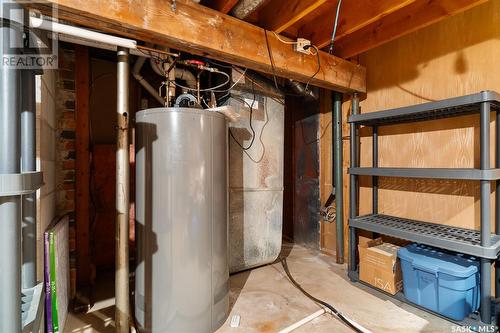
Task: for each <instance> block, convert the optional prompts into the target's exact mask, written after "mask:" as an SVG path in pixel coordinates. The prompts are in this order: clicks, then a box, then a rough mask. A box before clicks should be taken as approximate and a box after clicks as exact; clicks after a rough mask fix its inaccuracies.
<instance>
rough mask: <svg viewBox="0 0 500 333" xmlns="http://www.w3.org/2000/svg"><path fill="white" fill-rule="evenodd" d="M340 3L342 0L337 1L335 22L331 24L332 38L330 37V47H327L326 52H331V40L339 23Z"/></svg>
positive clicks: (332, 40)
mask: <svg viewBox="0 0 500 333" xmlns="http://www.w3.org/2000/svg"><path fill="white" fill-rule="evenodd" d="M341 4H342V0H339V2H338V3H337V11H336V13H335V22H334V24H333V31H332V38H331V39H330V48H329V49H328V53H330V54H333V42H334V40H335V35H336V34H337V25H338V23H339V13H340V5H341Z"/></svg>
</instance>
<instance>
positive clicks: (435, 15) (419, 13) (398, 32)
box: [335, 0, 487, 58]
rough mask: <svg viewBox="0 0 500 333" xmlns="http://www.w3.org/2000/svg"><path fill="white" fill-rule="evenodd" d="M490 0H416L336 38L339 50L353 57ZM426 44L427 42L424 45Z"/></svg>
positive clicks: (346, 56) (343, 54)
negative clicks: (345, 36) (343, 36)
mask: <svg viewBox="0 0 500 333" xmlns="http://www.w3.org/2000/svg"><path fill="white" fill-rule="evenodd" d="M486 1H487V0H440V1H429V0H416V1H412V2H411V4H409V5H408V6H405V7H403V8H401V9H400V10H398V11H394V12H393V13H391V14H389V15H386V16H384V17H382V18H381V19H380V20H377V21H375V22H373V23H370V24H368V25H366V26H365V27H363V28H362V29H359V30H357V31H356V32H353V33H351V34H349V36H348V38H343V39H340V40H338V42H336V46H335V48H336V52H335V54H337V55H340V56H341V57H344V58H349V57H352V56H355V55H357V54H360V53H362V52H364V51H367V50H369V49H372V48H374V47H376V46H379V45H381V44H384V43H386V42H389V41H391V40H394V39H396V38H398V37H400V36H403V35H406V34H408V33H410V32H413V31H416V30H418V29H421V28H423V27H426V26H428V25H431V24H432V23H435V22H438V21H440V20H442V19H444V18H446V17H449V16H452V15H455V14H458V13H460V12H463V11H465V10H467V9H469V8H471V7H474V6H477V5H479V4H481V3H484V2H486ZM424 47H425V46H424Z"/></svg>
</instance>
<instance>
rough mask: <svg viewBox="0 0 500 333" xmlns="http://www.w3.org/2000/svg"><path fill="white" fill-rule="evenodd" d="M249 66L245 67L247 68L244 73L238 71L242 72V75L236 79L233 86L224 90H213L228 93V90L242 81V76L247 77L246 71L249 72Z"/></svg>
mask: <svg viewBox="0 0 500 333" xmlns="http://www.w3.org/2000/svg"><path fill="white" fill-rule="evenodd" d="M247 70H248V68H245V70H244V71H243V73H241V72H238V73H240V77H239V78H238V80H236V81H235V82H234V83H233V84H232V85H231V87H229V88H227V89H224V90H211V91H213V92H216V93H226V92H228V91H230V90H231V89H233V88H234V87H235V86H236V85H237V84H238V83H239V82H240V81H241V79H242V78H244V77H246V75H245V74H246V72H247Z"/></svg>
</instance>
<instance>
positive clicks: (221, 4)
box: [206, 0, 238, 14]
mask: <svg viewBox="0 0 500 333" xmlns="http://www.w3.org/2000/svg"><path fill="white" fill-rule="evenodd" d="M206 2H207V5H209V7H210V8H213V9H215V10H218V11H219V12H221V13H222V14H227V13H229V12H230V11H231V9H233V7H234V6H235V5H236V4H237V3H238V0H212V1H206Z"/></svg>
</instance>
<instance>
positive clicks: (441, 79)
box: [344, 1, 500, 241]
mask: <svg viewBox="0 0 500 333" xmlns="http://www.w3.org/2000/svg"><path fill="white" fill-rule="evenodd" d="M499 22H500V1H489V2H487V3H485V4H483V5H480V6H477V7H475V8H473V9H470V10H468V11H466V12H464V13H462V14H459V15H456V16H454V17H451V18H448V19H446V20H444V21H442V22H439V23H437V24H433V25H431V26H429V27H427V28H424V29H422V30H419V31H417V32H414V33H412V34H410V35H407V36H404V37H402V38H399V39H397V40H394V41H392V42H390V43H387V44H385V45H382V46H380V47H378V48H375V49H373V50H370V51H368V52H366V53H364V54H362V55H361V56H360V58H359V60H360V63H361V64H362V65H364V66H366V68H367V76H368V81H367V91H368V94H367V97H366V99H364V100H362V102H361V112H362V113H367V112H373V111H379V110H384V109H387V108H394V107H401V106H407V105H413V104H418V103H424V102H428V101H434V100H441V99H445V98H450V97H456V96H461V95H465V94H471V93H477V92H479V91H481V90H487V89H489V90H496V91H500V75H499V70H500V67H499V65H498V59H500V24H499ZM345 104H349V103H345ZM345 107H347V105H345ZM493 119H494V118H493ZM494 125H495V124H494V122H492V124H491V130H492V131H491V134H492V140H493V134H494ZM345 129H346V128H345ZM361 136H362V138H361V166H370V165H371V161H372V156H371V137H370V133H369V132H367V131H366V130H361ZM379 136H380V137H379V151H380V152H379V166H381V167H384V166H393V167H455V168H472V167H476V168H477V167H479V116H467V117H460V118H452V119H445V120H438V121H431V122H425V123H416V124H408V125H397V126H388V127H382V128H380V129H379ZM492 142H494V141H492ZM346 146H348V145H346ZM491 148H492V151H491V157H492V160H491V163H492V165H493V163H494V156H495V155H494V150H493V149H494V144H492V147H491ZM344 156H345V157H346V161H348V150H347V147H346V149H345V150H344ZM345 183H346V184H348V178H347V175H346V178H345ZM361 186H362V188H361V193H360V196H361V197H360V213H361V214H363V213H370V211H371V189H370V187H369V186H370V180H369V179H362V180H361ZM379 187H380V192H379V212H380V213H384V214H390V215H396V216H401V217H407V218H414V219H418V220H424V221H429V222H436V223H443V224H447V225H453V226H461V227H466V228H476V229H477V228H478V227H479V223H480V222H479V221H480V220H479V201H478V199H479V182H467V181H449V180H445V181H439V180H432V181H428V180H414V179H396V178H385V179H384V178H380V180H379ZM346 198H348V197H346ZM492 199H493V195H492ZM492 205H493V201H492ZM492 207H493V206H492ZM346 215H347V214H346ZM493 218H494V216H492V225H493ZM345 223H347V221H345ZM492 230H494V229H492ZM346 241H347V233H346Z"/></svg>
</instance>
